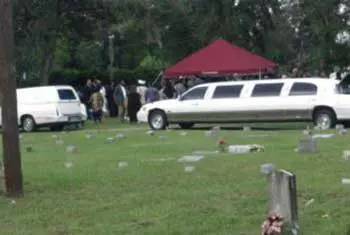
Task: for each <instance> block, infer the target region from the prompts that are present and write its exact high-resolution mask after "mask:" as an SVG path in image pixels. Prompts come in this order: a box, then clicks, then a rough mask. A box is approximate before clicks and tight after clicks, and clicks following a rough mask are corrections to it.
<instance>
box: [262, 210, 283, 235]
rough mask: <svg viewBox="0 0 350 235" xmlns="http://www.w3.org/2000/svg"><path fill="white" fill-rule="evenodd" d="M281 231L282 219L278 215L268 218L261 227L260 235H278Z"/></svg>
mask: <svg viewBox="0 0 350 235" xmlns="http://www.w3.org/2000/svg"><path fill="white" fill-rule="evenodd" d="M282 230H283V218H282V216H280V215H278V214H272V215H270V216H268V217H267V218H266V219H265V220H264V222H263V223H262V225H261V235H279V234H282Z"/></svg>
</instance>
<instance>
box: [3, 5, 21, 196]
mask: <svg viewBox="0 0 350 235" xmlns="http://www.w3.org/2000/svg"><path fill="white" fill-rule="evenodd" d="M12 20H13V18H12V1H11V0H0V104H1V108H2V110H1V119H2V146H3V160H4V190H5V195H6V196H9V197H17V196H22V195H23V182H22V169H21V168H22V167H21V153H20V148H19V132H18V123H17V120H18V118H17V97H16V77H15V61H14V36H13V24H12Z"/></svg>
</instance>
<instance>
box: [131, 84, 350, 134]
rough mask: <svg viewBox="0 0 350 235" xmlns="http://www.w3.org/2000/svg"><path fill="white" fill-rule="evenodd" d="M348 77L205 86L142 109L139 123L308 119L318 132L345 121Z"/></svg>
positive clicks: (349, 108) (349, 105)
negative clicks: (318, 129)
mask: <svg viewBox="0 0 350 235" xmlns="http://www.w3.org/2000/svg"><path fill="white" fill-rule="evenodd" d="M349 82H350V79H344V80H342V81H339V80H338V81H337V80H331V79H324V78H293V79H269V80H255V81H232V82H217V83H207V84H201V85H198V86H195V87H193V88H191V89H189V90H188V91H187V92H185V93H184V94H183V95H182V96H181V97H179V98H178V99H171V100H163V101H158V102H154V103H150V104H146V105H144V106H143V107H142V108H141V109H140V110H139V112H138V115H137V116H138V119H139V121H140V122H148V123H149V125H150V127H151V128H152V129H154V130H161V129H164V128H165V127H166V126H167V125H169V124H179V125H180V126H181V127H182V128H191V127H192V126H193V125H194V124H196V123H237V122H271V121H273V122H281V121H313V122H314V124H315V125H318V126H319V127H320V128H322V129H328V128H331V127H333V126H335V124H336V123H338V122H347V121H349V120H350V92H348V90H349V89H348V87H349V86H348V84H349Z"/></svg>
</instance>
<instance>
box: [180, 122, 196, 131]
mask: <svg viewBox="0 0 350 235" xmlns="http://www.w3.org/2000/svg"><path fill="white" fill-rule="evenodd" d="M179 126H180V127H181V128H182V129H191V128H192V127H193V126H194V123H192V122H181V123H179Z"/></svg>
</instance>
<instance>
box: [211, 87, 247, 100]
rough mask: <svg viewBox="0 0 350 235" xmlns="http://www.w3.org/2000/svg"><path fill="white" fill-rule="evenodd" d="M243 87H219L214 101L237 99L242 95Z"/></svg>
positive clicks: (214, 95) (216, 89)
mask: <svg viewBox="0 0 350 235" xmlns="http://www.w3.org/2000/svg"><path fill="white" fill-rule="evenodd" d="M242 88H243V85H234V86H217V87H216V88H215V91H214V94H213V99H225V98H237V97H239V96H240V95H241V91H242Z"/></svg>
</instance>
